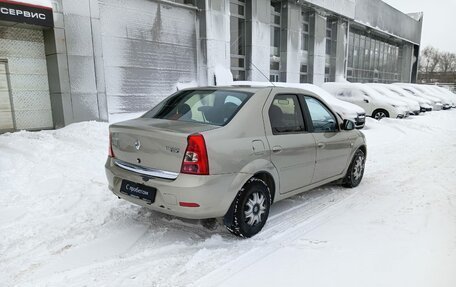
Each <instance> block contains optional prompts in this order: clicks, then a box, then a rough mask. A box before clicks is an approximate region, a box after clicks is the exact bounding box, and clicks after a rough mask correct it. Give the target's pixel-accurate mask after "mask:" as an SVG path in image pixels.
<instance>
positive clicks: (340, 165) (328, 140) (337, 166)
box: [301, 96, 351, 183]
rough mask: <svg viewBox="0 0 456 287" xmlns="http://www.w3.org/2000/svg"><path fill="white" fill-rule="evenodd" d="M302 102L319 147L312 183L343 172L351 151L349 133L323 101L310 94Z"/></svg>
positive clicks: (310, 128) (302, 98)
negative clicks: (341, 126)
mask: <svg viewBox="0 0 456 287" xmlns="http://www.w3.org/2000/svg"><path fill="white" fill-rule="evenodd" d="M301 102H302V103H303V106H304V107H305V109H306V111H308V113H307V112H306V113H305V114H306V117H307V121H308V122H310V127H309V130H310V131H311V132H312V135H313V136H314V138H315V141H316V147H317V155H316V165H315V172H314V176H313V179H312V183H317V182H320V181H322V180H325V179H328V178H331V177H334V176H337V175H340V174H342V172H343V171H344V169H345V167H346V165H347V161H348V156H349V154H350V151H351V141H350V138H349V134H348V133H346V132H343V131H340V130H339V127H338V122H337V119H336V116H335V115H334V114H333V113H332V111H331V110H330V109H329V108H328V107H327V106H326V105H325V104H324V103H323V102H321V101H320V100H318V99H316V98H313V97H310V96H302V97H301Z"/></svg>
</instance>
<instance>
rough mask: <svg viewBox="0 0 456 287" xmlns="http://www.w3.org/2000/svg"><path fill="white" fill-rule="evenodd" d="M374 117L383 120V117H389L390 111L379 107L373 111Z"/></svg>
mask: <svg viewBox="0 0 456 287" xmlns="http://www.w3.org/2000/svg"><path fill="white" fill-rule="evenodd" d="M372 117H373V118H374V119H376V120H381V119H383V118H389V113H388V112H387V111H385V110H383V109H378V110H375V111H374V112H373V113H372Z"/></svg>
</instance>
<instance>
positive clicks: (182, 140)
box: [110, 118, 219, 173]
mask: <svg viewBox="0 0 456 287" xmlns="http://www.w3.org/2000/svg"><path fill="white" fill-rule="evenodd" d="M216 128H219V126H214V125H206V124H200V123H191V122H184V121H173V120H163V119H152V118H139V119H134V120H130V121H126V122H121V123H117V124H113V125H111V126H110V133H111V140H112V149H113V152H114V156H115V158H116V159H118V160H121V161H123V162H126V163H131V164H135V165H138V166H141V167H146V168H151V169H157V170H163V171H169V172H175V173H179V172H180V169H181V165H182V159H183V157H184V153H185V149H186V147H187V138H188V136H189V135H191V134H195V133H202V132H204V131H208V130H212V129H216Z"/></svg>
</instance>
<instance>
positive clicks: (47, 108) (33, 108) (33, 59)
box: [0, 27, 53, 130]
mask: <svg viewBox="0 0 456 287" xmlns="http://www.w3.org/2000/svg"><path fill="white" fill-rule="evenodd" d="M0 63H3V64H2V65H0V82H1V84H0V86H1V88H0V89H1V91H0V94H1V95H0V98H1V99H0V101H1V107H0V109H1V110H2V111H3V113H2V119H3V117H4V116H5V115H6V114H7V113H8V110H9V109H11V108H12V110H13V112H12V115H13V116H14V123H15V126H14V128H15V129H17V130H21V129H27V130H34V129H45V128H52V127H53V122H52V111H51V101H50V96H49V83H48V75H47V65H46V57H45V53H44V38H43V31H41V30H32V29H24V28H15V27H0ZM6 66H7V67H8V69H7V70H5V71H4V69H5V67H6ZM6 71H7V72H6ZM6 79H8V81H7V80H6ZM7 84H8V85H9V86H7ZM7 89H9V93H10V95H11V97H10V98H9V97H7V94H8V92H7ZM10 99H11V101H9V100H10ZM6 117H8V116H6ZM7 124H8V125H10V124H11V123H10V122H8V123H7Z"/></svg>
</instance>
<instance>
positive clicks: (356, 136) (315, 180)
mask: <svg viewBox="0 0 456 287" xmlns="http://www.w3.org/2000/svg"><path fill="white" fill-rule="evenodd" d="M278 93H288V94H296V95H300V94H301V95H302V94H304V95H309V96H313V97H315V98H318V99H319V97H318V95H316V94H313V93H312V92H310V91H309V92H308V91H303V90H302V89H296V88H273V87H268V88H262V89H258V90H257V91H256V92H255V94H254V95H253V96H252V97H251V98H250V99H249V100H248V101H247V102H246V103H245V105H244V106H243V107H242V109H240V110H239V112H238V113H237V114H236V116H235V117H234V118H233V119H232V120H231V121H230V122H229V123H228V124H226V125H225V126H223V127H217V128H211V129H208V130H202V131H201V132H200V134H202V135H203V136H204V140H205V142H206V147H207V154H208V158H209V170H210V173H209V175H190V174H183V173H178V175H177V177H176V178H175V179H174V180H166V179H161V178H154V177H144V176H142V175H140V174H135V173H132V172H131V171H127V170H125V169H122V168H120V167H118V166H116V165H115V161H116V158H110V157H109V158H108V160H107V162H106V165H105V168H106V174H107V178H108V182H109V188H110V190H112V191H113V193H114V194H115V195H116V196H118V197H119V198H123V199H126V200H128V201H130V202H132V203H134V204H137V205H140V206H144V207H147V208H149V209H152V210H156V211H159V212H163V213H166V214H171V215H175V216H179V217H184V218H192V219H203V218H214V217H222V216H224V215H225V214H226V212H227V211H228V210H229V208H230V206H231V204H232V202H233V200H234V199H235V197H236V195H237V193H238V192H239V190H241V188H242V187H243V186H244V184H245V183H246V182H247V181H248V180H249V179H250V178H251V177H252V176H254V175H255V174H258V173H266V174H268V175H270V176H271V177H272V178H273V181H274V190H275V195H274V202H276V201H279V200H282V199H284V198H287V197H290V196H293V195H295V194H298V193H301V192H304V191H307V190H310V189H312V188H315V187H318V186H321V185H322V184H325V183H329V182H331V181H335V180H338V179H341V178H343V177H344V176H345V174H346V171H347V169H348V166H349V164H350V161H351V159H352V157H353V155H354V153H355V151H356V150H357V149H358V148H360V147H361V146H365V140H364V136H363V135H362V133H361V132H360V131H358V130H351V131H340V132H338V133H337V134H335V135H329V134H325V133H322V134H319V135H314V134H312V133H302V134H301V135H303V137H302V138H304V137H306V138H307V140H308V145H307V147H304V148H301V149H299V145H303V142H299V140H300V139H299V138H293V139H291V138H290V139H288V140H286V141H289V142H291V145H290V153H289V154H288V155H287V158H288V160H290V159H293V158H297V157H299V156H302V157H301V159H300V160H298V161H297V165H298V166H299V165H300V166H301V167H302V169H299V170H293V168H292V167H293V164H292V163H291V164H290V163H286V164H285V165H284V166H278V165H277V164H274V155H273V147H274V145H275V144H276V143H274V142H273V141H271V139H270V138H271V136H272V129H271V125H270V121H269V115H268V110H269V106H270V104H271V102H272V99H273V98H274V96H275V95H276V94H278ZM320 100H321V99H320ZM321 101H322V102H324V101H323V100H321ZM331 111H332V112H333V113H334V114H335V115H336V119H337V126H338V127H341V125H342V122H343V120H342V119H341V118H340V116H338V115H337V113H335V112H334V111H333V110H331ZM315 138H317V141H318V140H319V141H321V142H323V141H324V143H325V147H326V149H325V150H324V151H323V150H322V151H321V152H320V159H321V162H320V163H319V165H317V169H319V170H321V171H320V172H323V171H324V170H330V172H328V173H326V174H325V175H323V176H317V177H315V175H314V169H315V163H316V161H318V151H317V148H316V140H315ZM286 141H285V142H286ZM282 145H285V143H282ZM293 145H295V146H293ZM181 149H182V147H181ZM115 151H116V150H114V152H115ZM303 151H304V152H305V155H303V154H302V153H303ZM334 165H336V166H337V168H334ZM284 168H285V169H288V170H289V171H291V173H290V175H289V177H288V178H287V177H286V176H285V177H284V176H283V174H282V173H283V170H284ZM122 180H129V181H132V182H136V183H139V184H143V185H146V186H150V187H154V188H156V189H157V193H156V198H155V202H154V203H152V204H148V203H147V202H146V201H143V200H141V199H138V198H135V197H132V196H129V195H126V194H124V193H122V192H120V185H121V182H122ZM180 202H190V203H197V204H198V206H199V207H197V208H189V207H184V206H180V204H179V203H180Z"/></svg>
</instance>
